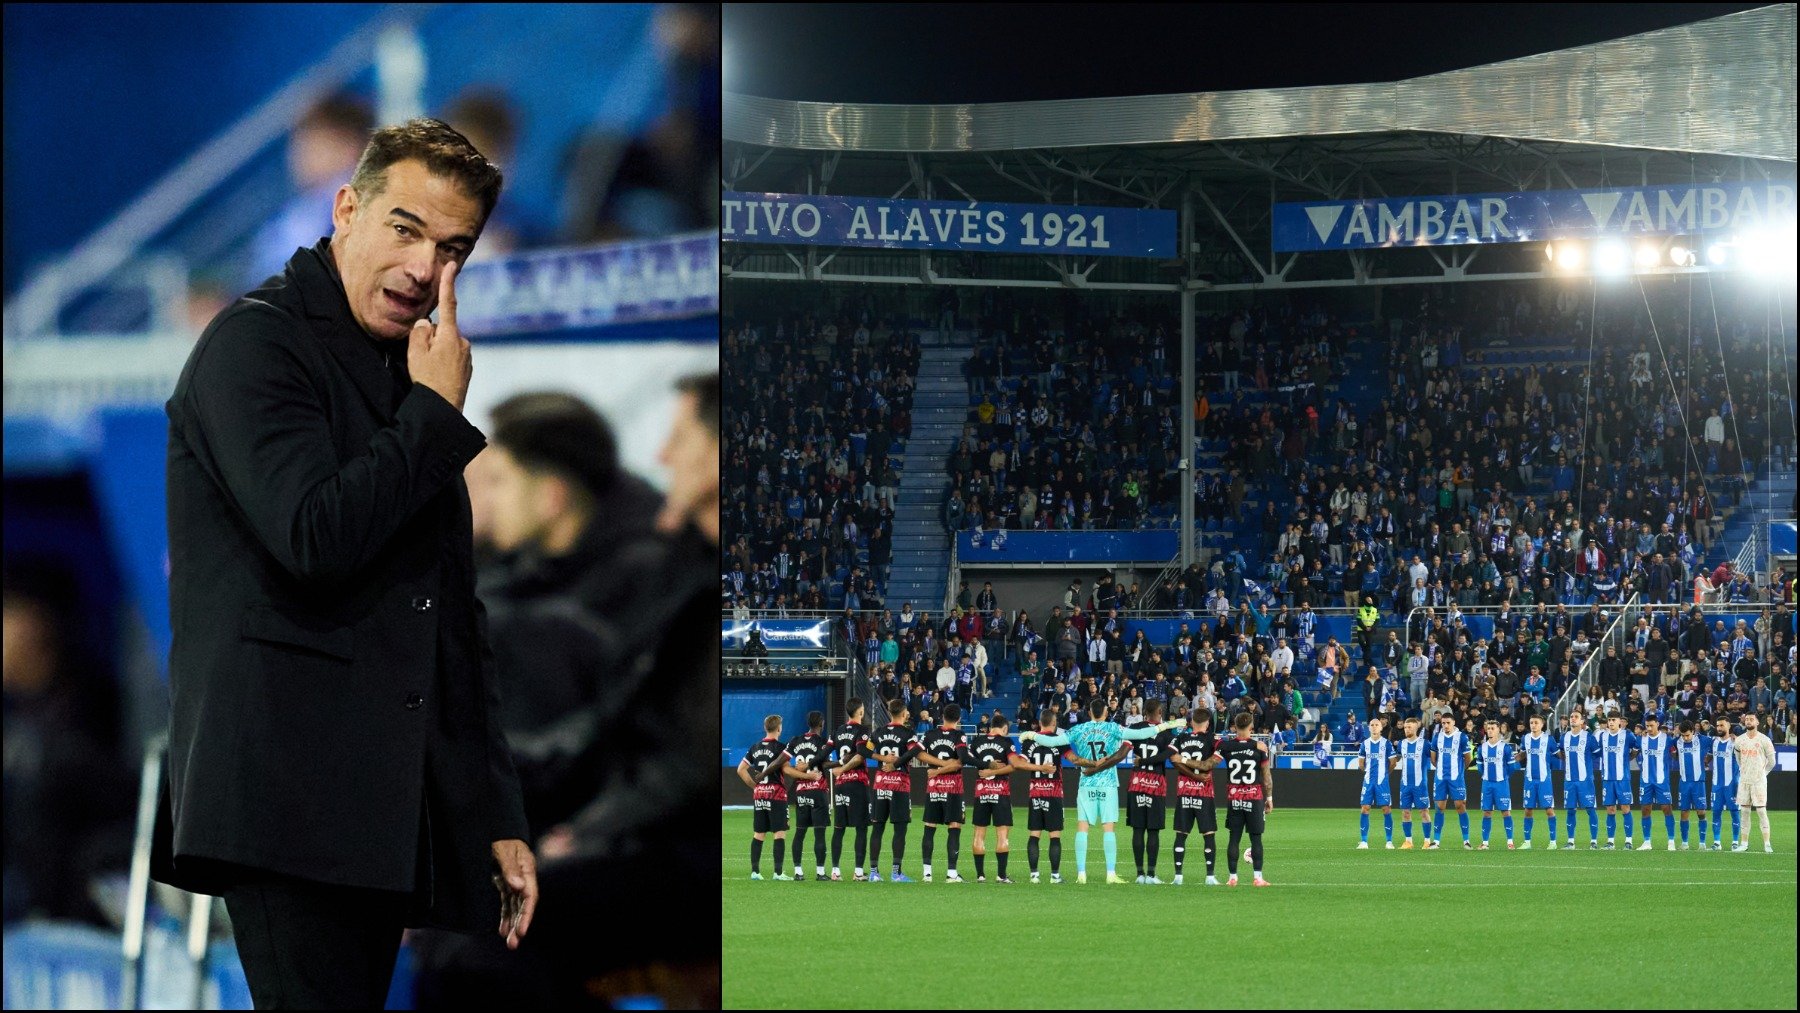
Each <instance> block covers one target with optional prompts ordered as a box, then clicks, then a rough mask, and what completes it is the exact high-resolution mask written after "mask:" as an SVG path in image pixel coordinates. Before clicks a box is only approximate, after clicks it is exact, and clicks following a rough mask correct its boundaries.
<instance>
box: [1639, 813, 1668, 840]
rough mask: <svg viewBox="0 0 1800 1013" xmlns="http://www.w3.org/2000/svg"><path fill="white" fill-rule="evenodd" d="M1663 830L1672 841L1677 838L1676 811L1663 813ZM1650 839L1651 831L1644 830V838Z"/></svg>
mask: <svg viewBox="0 0 1800 1013" xmlns="http://www.w3.org/2000/svg"><path fill="white" fill-rule="evenodd" d="M1663 832H1664V833H1666V834H1668V835H1669V840H1671V841H1672V840H1674V839H1675V814H1674V813H1672V812H1669V813H1663ZM1649 839H1650V831H1648V830H1646V831H1644V840H1646V841H1647V840H1649Z"/></svg>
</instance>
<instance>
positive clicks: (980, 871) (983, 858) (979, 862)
mask: <svg viewBox="0 0 1800 1013" xmlns="http://www.w3.org/2000/svg"><path fill="white" fill-rule="evenodd" d="M975 875H977V876H985V875H987V852H985V851H977V852H975Z"/></svg>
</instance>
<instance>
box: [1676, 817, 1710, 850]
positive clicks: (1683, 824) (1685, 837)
mask: <svg viewBox="0 0 1800 1013" xmlns="http://www.w3.org/2000/svg"><path fill="white" fill-rule="evenodd" d="M1700 832H1701V833H1702V834H1705V833H1706V831H1705V830H1702V831H1700ZM1687 842H1688V821H1687V820H1682V821H1681V843H1683V844H1686V843H1687Z"/></svg>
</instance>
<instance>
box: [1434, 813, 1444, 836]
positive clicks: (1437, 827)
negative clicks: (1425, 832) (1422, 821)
mask: <svg viewBox="0 0 1800 1013" xmlns="http://www.w3.org/2000/svg"><path fill="white" fill-rule="evenodd" d="M1431 839H1432V840H1434V841H1441V840H1443V839H1444V810H1442V809H1439V810H1438V811H1437V815H1436V816H1433V817H1432V818H1431Z"/></svg>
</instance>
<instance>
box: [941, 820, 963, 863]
mask: <svg viewBox="0 0 1800 1013" xmlns="http://www.w3.org/2000/svg"><path fill="white" fill-rule="evenodd" d="M961 837H962V828H961V827H951V828H950V833H949V835H948V836H946V837H945V839H944V844H945V847H946V849H947V850H948V851H949V852H950V854H949V856H948V859H949V860H948V862H947V863H946V864H948V865H949V866H950V871H951V872H955V871H956V855H957V852H958V850H959V849H958V848H957V844H958V843H959V841H958V839H959V838H961Z"/></svg>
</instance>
